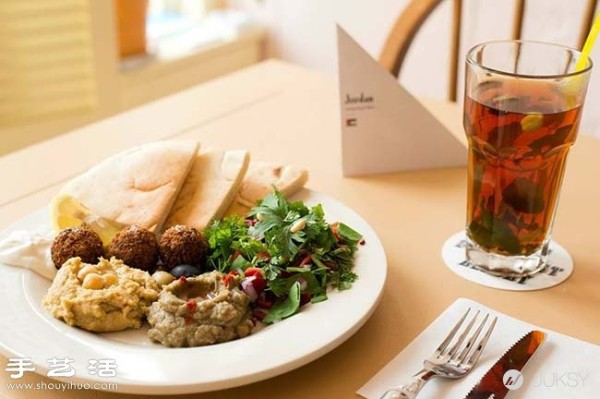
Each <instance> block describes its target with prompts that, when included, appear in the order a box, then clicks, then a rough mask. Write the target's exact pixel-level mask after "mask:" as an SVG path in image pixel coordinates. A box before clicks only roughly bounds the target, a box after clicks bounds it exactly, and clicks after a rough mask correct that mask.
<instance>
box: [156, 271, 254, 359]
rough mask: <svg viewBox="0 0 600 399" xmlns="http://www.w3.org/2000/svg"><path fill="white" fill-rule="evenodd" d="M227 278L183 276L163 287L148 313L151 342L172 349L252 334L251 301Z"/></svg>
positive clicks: (208, 274) (215, 275)
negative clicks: (226, 280) (226, 281)
mask: <svg viewBox="0 0 600 399" xmlns="http://www.w3.org/2000/svg"><path fill="white" fill-rule="evenodd" d="M223 277H224V275H223V274H222V273H219V272H211V273H205V274H202V275H199V276H197V277H191V278H186V277H181V278H179V279H178V280H175V281H173V282H172V283H170V284H169V285H167V286H166V287H164V288H163V290H162V292H161V293H160V296H159V299H158V301H156V302H154V303H153V304H152V305H151V306H150V309H149V311H148V322H149V323H150V325H151V328H150V330H149V331H148V336H149V337H150V339H152V340H153V341H156V342H160V343H161V344H163V345H165V346H170V347H189V346H201V345H209V344H215V343H219V342H226V341H231V340H234V339H237V338H243V337H245V336H247V335H249V334H250V333H251V332H252V329H253V327H254V324H253V322H252V320H251V312H250V298H249V297H248V296H247V295H246V294H245V293H244V292H242V291H241V290H240V289H239V288H237V287H236V286H235V284H231V286H230V283H225V282H224V279H223Z"/></svg>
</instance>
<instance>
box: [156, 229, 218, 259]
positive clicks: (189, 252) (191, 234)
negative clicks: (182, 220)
mask: <svg viewBox="0 0 600 399" xmlns="http://www.w3.org/2000/svg"><path fill="white" fill-rule="evenodd" d="M159 247H160V258H161V259H162V261H163V264H164V265H165V267H166V268H167V269H169V270H170V269H172V268H174V267H175V266H177V265H193V266H200V269H203V268H204V263H205V261H206V254H207V252H208V242H206V239H205V238H204V236H203V235H202V234H201V233H200V232H199V231H198V230H196V229H195V228H193V227H188V226H183V225H176V226H173V227H171V228H169V229H168V230H167V231H165V232H164V234H163V235H162V237H161V238H160V243H159Z"/></svg>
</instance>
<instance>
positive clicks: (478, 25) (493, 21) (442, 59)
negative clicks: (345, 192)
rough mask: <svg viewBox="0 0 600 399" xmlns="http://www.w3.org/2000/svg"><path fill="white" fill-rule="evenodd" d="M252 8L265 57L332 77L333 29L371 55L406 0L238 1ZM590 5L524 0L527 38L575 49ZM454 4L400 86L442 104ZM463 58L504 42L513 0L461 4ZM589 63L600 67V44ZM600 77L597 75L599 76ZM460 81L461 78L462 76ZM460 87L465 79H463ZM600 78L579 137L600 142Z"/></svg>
mask: <svg viewBox="0 0 600 399" xmlns="http://www.w3.org/2000/svg"><path fill="white" fill-rule="evenodd" d="M239 2H242V3H244V4H245V5H246V6H250V7H251V8H253V9H254V11H255V12H256V14H257V15H258V16H259V17H260V18H261V19H262V20H263V21H264V22H265V23H266V24H267V26H268V27H269V30H270V38H271V39H270V40H271V41H270V44H269V47H268V51H269V54H270V55H271V56H276V57H280V58H283V59H284V60H288V61H291V62H294V63H298V64H301V65H305V66H307V67H310V68H314V69H317V70H320V71H323V72H325V73H327V74H330V75H332V76H335V75H336V74H337V66H336V62H337V60H336V58H337V55H336V44H335V41H336V38H335V24H336V23H339V24H340V25H341V26H342V27H344V28H345V29H346V30H347V31H348V32H349V33H350V34H351V35H352V36H354V38H355V39H356V40H357V41H358V42H359V43H361V45H362V46H363V47H364V48H365V49H366V50H367V51H368V52H369V53H370V54H371V55H372V56H373V57H377V56H378V55H379V53H380V51H381V49H382V47H383V44H384V41H385V38H386V36H387V34H388V32H389V30H390V29H391V27H392V25H393V23H394V22H395V20H396V18H397V17H398V16H399V15H400V13H401V11H402V10H403V9H404V7H405V6H406V4H407V3H408V0H368V1H367V0H362V1H360V0H262V1H258V0H254V1H251V0H245V1H244V0H238V3H239ZM586 2H587V0H569V1H565V0H528V1H527V10H526V20H525V26H524V31H523V37H524V38H525V39H535V40H542V41H551V42H558V43H562V44H566V45H571V46H574V45H575V44H576V42H577V38H578V34H579V26H580V25H579V24H580V21H581V20H580V18H581V16H582V15H583V11H584V8H585V4H586ZM451 3H452V2H451V1H450V0H447V1H445V2H444V3H443V4H442V5H441V6H440V7H439V8H438V9H437V10H436V11H435V13H434V14H433V15H432V17H431V18H430V19H429V20H428V22H427V23H426V25H425V26H424V28H423V29H422V31H421V32H420V33H419V35H418V36H417V38H416V41H415V43H414V45H413V47H412V48H411V50H410V52H409V55H408V58H407V61H406V63H405V66H404V70H403V73H402V76H401V82H402V83H403V84H404V85H405V86H406V87H408V89H409V90H411V91H412V92H413V93H415V94H417V95H422V96H428V97H433V98H445V97H446V87H447V75H448V72H447V71H448V61H447V60H448V52H449V46H448V43H449V40H450V39H449V34H450V19H451V17H450V15H451ZM463 9H464V15H463V32H462V43H463V46H462V49H461V51H462V54H463V56H464V53H466V51H467V50H468V48H470V47H471V46H472V45H474V44H476V43H479V42H482V41H485V40H493V39H506V38H508V37H509V36H510V32H511V29H512V18H513V11H514V1H512V0H464V3H463ZM593 58H594V59H595V60H598V65H600V43H599V44H598V46H597V47H596V50H595V51H594V55H593ZM599 73H600V72H599V71H596V75H598V74H599ZM459 76H462V72H461V73H460V74H459ZM461 81H462V79H461ZM598 105H600V77H598V76H595V77H594V78H593V79H592V82H591V86H590V91H589V94H588V102H587V105H586V110H585V114H584V125H583V127H582V131H583V132H586V133H594V134H595V135H597V136H598V137H600V114H598V116H595V115H594V112H593V110H594V108H595V107H597V106H598Z"/></svg>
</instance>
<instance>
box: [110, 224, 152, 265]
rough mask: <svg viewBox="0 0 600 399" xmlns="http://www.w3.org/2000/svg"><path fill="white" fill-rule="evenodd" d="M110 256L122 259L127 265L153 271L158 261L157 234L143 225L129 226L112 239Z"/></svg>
mask: <svg viewBox="0 0 600 399" xmlns="http://www.w3.org/2000/svg"><path fill="white" fill-rule="evenodd" d="M108 256H111V257H112V256H114V257H115V258H117V259H120V260H122V261H123V263H125V264H126V265H127V266H131V267H135V268H136V269H142V270H145V271H147V272H153V271H154V269H155V268H156V264H157V263H158V242H157V241H156V236H155V235H154V233H152V232H150V231H148V230H146V229H144V228H142V227H139V226H135V225H133V226H129V227H127V228H125V229H123V230H121V231H119V232H118V233H117V234H116V235H115V237H114V238H113V239H112V241H111V242H110V245H109V246H108Z"/></svg>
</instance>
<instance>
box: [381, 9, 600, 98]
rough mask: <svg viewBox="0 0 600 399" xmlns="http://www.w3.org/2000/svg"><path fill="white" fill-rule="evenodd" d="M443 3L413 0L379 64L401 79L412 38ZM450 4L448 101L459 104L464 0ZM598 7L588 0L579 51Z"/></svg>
mask: <svg viewBox="0 0 600 399" xmlns="http://www.w3.org/2000/svg"><path fill="white" fill-rule="evenodd" d="M442 1H444V0H411V2H410V3H409V4H408V6H407V7H406V8H405V9H404V11H403V12H402V14H401V15H400V17H399V18H398V19H397V20H396V23H395V24H394V26H393V28H392V31H391V32H390V34H389V36H388V38H387V40H386V42H385V45H384V48H383V51H382V52H381V56H380V57H379V63H380V64H381V65H382V66H383V67H384V68H385V69H387V70H388V71H389V72H390V73H392V74H393V75H394V76H396V77H398V76H399V75H400V70H401V69H402V63H403V62H404V58H405V57H406V53H407V52H408V49H409V48H410V46H411V44H412V42H413V39H414V38H415V36H416V34H417V32H418V31H419V29H420V28H421V27H422V26H423V24H424V23H425V21H426V20H427V18H428V17H429V16H430V15H431V14H432V13H433V11H434V10H435V9H436V8H437V6H439V5H440V4H441V3H442ZM449 1H452V3H453V5H452V34H451V35H450V71H449V75H448V99H449V100H450V101H456V97H457V80H458V70H459V51H460V36H461V35H460V34H461V25H462V11H463V0H449ZM514 1H515V3H516V4H515V12H514V20H513V27H512V39H514V40H519V39H521V33H522V31H523V21H524V19H525V10H526V0H514ZM597 5H598V0H587V3H586V7H585V12H584V16H583V23H582V25H581V30H580V32H579V39H578V44H579V48H581V47H582V46H583V42H584V41H585V39H586V37H587V33H588V32H589V30H590V28H591V26H592V22H593V19H594V12H595V10H596V6H597Z"/></svg>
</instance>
